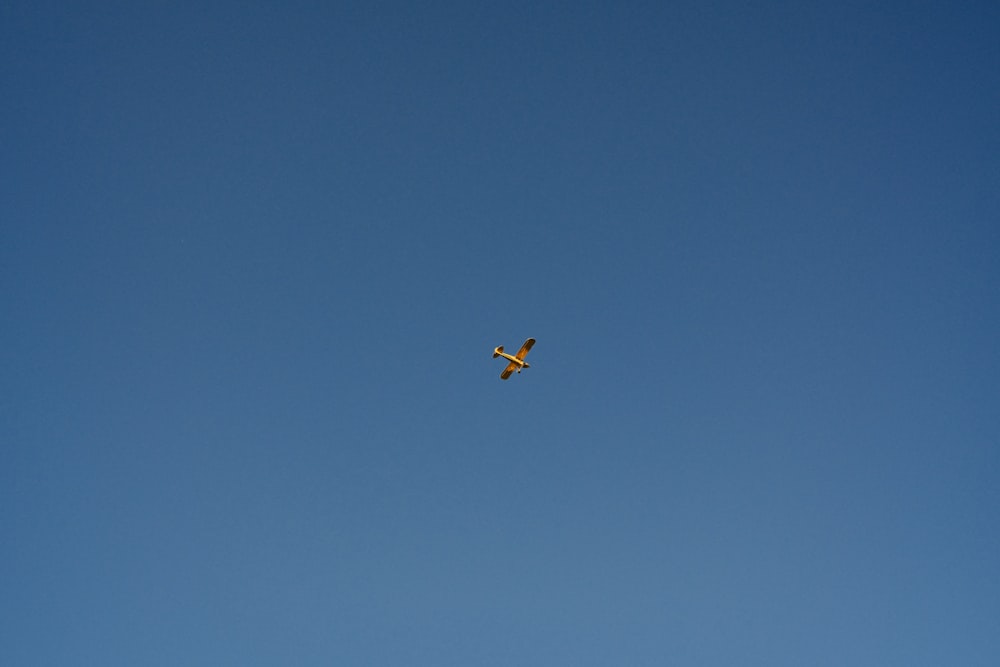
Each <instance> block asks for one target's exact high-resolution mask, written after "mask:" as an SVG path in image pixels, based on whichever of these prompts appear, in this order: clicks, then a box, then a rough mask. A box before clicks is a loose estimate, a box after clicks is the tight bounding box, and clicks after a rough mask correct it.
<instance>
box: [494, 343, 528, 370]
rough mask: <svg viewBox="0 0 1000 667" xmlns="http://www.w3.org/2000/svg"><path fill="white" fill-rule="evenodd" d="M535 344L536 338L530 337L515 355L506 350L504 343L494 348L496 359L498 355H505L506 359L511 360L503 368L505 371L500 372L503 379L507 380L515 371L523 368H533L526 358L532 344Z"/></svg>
mask: <svg viewBox="0 0 1000 667" xmlns="http://www.w3.org/2000/svg"><path fill="white" fill-rule="evenodd" d="M534 344H535V339H534V338H529V339H528V340H526V341H524V345H522V346H521V349H520V350H518V351H517V354H515V355H510V354H507V353H506V352H504V351H503V345H500V346H499V347H497V348H496V349H495V350H493V358H494V359H496V358H497V357H503V358H504V359H506V360H507V361H509V362H510V363H509V364H507V368H505V369H503V373H501V374H500V379H501V380H506V379H507V378H509V377H510V374H511V373H513V372H514V371H517V372H518V373H520V372H521V369H522V368H531V365H530V364H529V363H528V362H527V361H525V360H524V358H525V357H526V356H527V355H528V352H529V351H530V350H531V346H532V345H534Z"/></svg>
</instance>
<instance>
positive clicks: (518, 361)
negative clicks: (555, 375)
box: [497, 352, 531, 373]
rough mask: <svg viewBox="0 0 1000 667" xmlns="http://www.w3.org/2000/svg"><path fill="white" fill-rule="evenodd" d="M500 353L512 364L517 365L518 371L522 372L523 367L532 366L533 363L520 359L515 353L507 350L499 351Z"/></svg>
mask: <svg viewBox="0 0 1000 667" xmlns="http://www.w3.org/2000/svg"><path fill="white" fill-rule="evenodd" d="M497 354H498V355H500V356H501V357H503V358H504V359H506V360H507V361H509V362H510V363H512V364H515V365H516V366H517V372H518V373H520V372H521V369H522V368H531V364H529V363H528V362H527V361H524V360H523V359H518V358H517V357H515V356H514V355H513V354H507V353H506V352H497Z"/></svg>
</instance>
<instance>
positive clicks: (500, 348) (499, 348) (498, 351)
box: [493, 345, 503, 359]
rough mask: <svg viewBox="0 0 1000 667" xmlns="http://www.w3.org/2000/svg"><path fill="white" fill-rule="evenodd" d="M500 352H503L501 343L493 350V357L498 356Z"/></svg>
mask: <svg viewBox="0 0 1000 667" xmlns="http://www.w3.org/2000/svg"><path fill="white" fill-rule="evenodd" d="M501 352H503V345H500V346H499V347H497V349H495V350H493V358H494V359H496V358H497V357H499V356H500V353H501Z"/></svg>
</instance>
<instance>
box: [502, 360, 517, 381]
mask: <svg viewBox="0 0 1000 667" xmlns="http://www.w3.org/2000/svg"><path fill="white" fill-rule="evenodd" d="M516 370H517V364H515V363H514V362H513V361H512V362H510V363H509V364H507V368H505V369H503V373H501V374H500V379H501V380H506V379H507V378H509V377H510V374H511V373H513V372H514V371H516Z"/></svg>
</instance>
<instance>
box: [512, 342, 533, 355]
mask: <svg viewBox="0 0 1000 667" xmlns="http://www.w3.org/2000/svg"><path fill="white" fill-rule="evenodd" d="M534 344H535V339H534V338H529V339H528V340H526V341H524V345H522V346H521V349H520V350H518V351H517V354H515V355H514V356H515V357H517V358H518V359H524V358H525V357H526V356H527V355H528V352H529V351H530V350H531V347H532V346H533V345H534Z"/></svg>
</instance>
